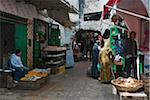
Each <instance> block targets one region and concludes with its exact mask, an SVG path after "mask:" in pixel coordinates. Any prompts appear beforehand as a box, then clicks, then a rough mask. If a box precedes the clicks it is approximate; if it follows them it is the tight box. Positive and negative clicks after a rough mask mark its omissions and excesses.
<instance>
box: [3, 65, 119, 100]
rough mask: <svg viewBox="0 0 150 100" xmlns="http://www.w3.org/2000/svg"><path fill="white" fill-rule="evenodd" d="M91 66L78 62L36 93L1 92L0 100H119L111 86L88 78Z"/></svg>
mask: <svg viewBox="0 0 150 100" xmlns="http://www.w3.org/2000/svg"><path fill="white" fill-rule="evenodd" d="M90 64H91V63H90V62H78V63H76V65H75V66H74V68H71V69H67V71H66V72H65V73H64V74H58V75H52V76H50V79H49V82H48V83H46V85H45V86H43V87H42V88H40V89H38V90H36V91H34V90H33V91H32V90H24V91H22V90H19V89H17V88H14V89H11V90H1V92H0V93H1V94H0V100H118V97H117V96H115V95H113V94H112V87H111V84H101V82H99V81H98V80H94V79H92V78H90V77H87V76H86V71H87V67H88V66H90ZM108 90H109V91H108Z"/></svg>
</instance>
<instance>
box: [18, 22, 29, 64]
mask: <svg viewBox="0 0 150 100" xmlns="http://www.w3.org/2000/svg"><path fill="white" fill-rule="evenodd" d="M15 49H20V50H21V51H22V61H23V63H24V64H26V63H27V25H25V24H20V23H16V25H15Z"/></svg>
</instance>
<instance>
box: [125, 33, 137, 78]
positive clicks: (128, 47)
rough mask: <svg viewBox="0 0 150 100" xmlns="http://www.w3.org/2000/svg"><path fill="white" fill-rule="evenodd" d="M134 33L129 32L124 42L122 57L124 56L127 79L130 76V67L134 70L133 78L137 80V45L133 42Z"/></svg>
mask: <svg viewBox="0 0 150 100" xmlns="http://www.w3.org/2000/svg"><path fill="white" fill-rule="evenodd" d="M135 37H136V33H135V32H134V31H132V32H130V34H129V38H127V39H125V40H124V44H123V47H124V56H125V67H126V73H127V75H126V76H127V77H130V76H131V65H132V68H133V70H134V78H136V79H137V63H136V59H137V43H136V41H135V40H134V39H135Z"/></svg>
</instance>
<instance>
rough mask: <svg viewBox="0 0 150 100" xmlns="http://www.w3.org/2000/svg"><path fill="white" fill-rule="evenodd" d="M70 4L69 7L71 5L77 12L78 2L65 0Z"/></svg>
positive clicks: (77, 0)
mask: <svg viewBox="0 0 150 100" xmlns="http://www.w3.org/2000/svg"><path fill="white" fill-rule="evenodd" d="M66 1H68V2H69V3H70V5H73V6H74V7H75V8H76V9H78V10H79V0H66Z"/></svg>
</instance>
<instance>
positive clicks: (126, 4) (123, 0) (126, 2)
mask: <svg viewBox="0 0 150 100" xmlns="http://www.w3.org/2000/svg"><path fill="white" fill-rule="evenodd" d="M117 7H118V8H120V9H124V10H127V11H130V12H133V13H136V14H139V15H143V16H148V12H147V11H146V7H145V6H144V4H143V2H142V1H141V0H120V2H119V3H118V5H117Z"/></svg>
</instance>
